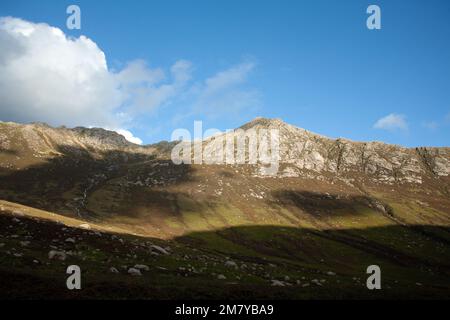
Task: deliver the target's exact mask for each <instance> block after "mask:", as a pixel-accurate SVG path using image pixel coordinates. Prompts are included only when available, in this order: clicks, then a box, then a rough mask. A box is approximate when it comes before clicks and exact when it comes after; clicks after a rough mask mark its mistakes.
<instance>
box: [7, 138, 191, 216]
mask: <svg viewBox="0 0 450 320" xmlns="http://www.w3.org/2000/svg"><path fill="white" fill-rule="evenodd" d="M56 151H57V152H58V153H59V154H58V155H57V156H55V157H52V158H49V159H46V160H45V161H44V162H41V163H39V164H35V165H31V166H29V167H26V168H23V169H19V170H14V169H9V168H1V169H0V191H1V193H2V199H4V200H8V201H12V202H17V203H21V204H25V205H29V206H33V207H36V208H39V209H45V210H49V211H55V212H57V213H62V214H69V213H70V211H75V207H76V206H77V204H76V203H77V202H78V204H79V205H80V204H83V203H82V202H83V198H84V197H85V195H86V194H88V193H91V192H93V191H95V189H96V187H97V185H99V184H103V183H106V182H108V181H110V180H113V179H116V178H119V177H122V178H125V181H126V183H121V184H118V186H117V188H119V189H120V190H128V189H130V188H135V187H142V186H148V187H152V186H160V185H173V184H179V183H183V182H186V181H190V180H191V179H192V175H191V173H192V167H191V166H189V165H184V164H183V165H175V164H173V163H172V161H170V160H162V159H157V158H156V157H155V156H154V155H152V154H146V153H134V152H125V151H119V150H110V151H103V152H98V151H94V150H92V151H91V152H88V151H87V150H85V149H82V148H76V147H72V146H67V145H61V146H58V148H57V150H56ZM70 202H73V203H72V204H70ZM84 205H85V203H84ZM61 208H65V209H63V210H62V209H61ZM83 210H84V211H86V212H87V213H88V214H89V215H92V216H93V215H94V213H92V212H89V211H88V210H87V209H86V208H83Z"/></svg>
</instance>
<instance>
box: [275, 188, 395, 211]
mask: <svg viewBox="0 0 450 320" xmlns="http://www.w3.org/2000/svg"><path fill="white" fill-rule="evenodd" d="M271 195H272V197H273V198H274V200H275V201H273V200H268V204H270V205H273V204H277V205H280V204H281V205H284V206H288V207H289V206H291V207H295V208H297V209H300V210H301V211H303V212H306V213H308V214H309V215H311V216H313V217H321V216H350V215H360V214H361V211H360V210H358V208H357V207H366V208H368V209H372V210H376V211H379V212H382V213H387V214H389V215H392V214H393V210H392V209H391V208H390V207H389V206H388V205H386V204H384V203H382V202H380V201H379V200H377V199H375V198H371V197H367V196H355V195H352V196H342V195H337V194H330V193H321V192H311V191H299V190H276V191H273V192H272V193H271Z"/></svg>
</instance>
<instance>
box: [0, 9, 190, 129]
mask: <svg viewBox="0 0 450 320" xmlns="http://www.w3.org/2000/svg"><path fill="white" fill-rule="evenodd" d="M0 47H1V50H0V119H1V120H10V121H18V122H30V121H45V122H48V123H50V124H53V125H67V126H78V125H84V126H100V127H119V128H123V127H127V126H129V125H130V121H132V120H133V117H135V116H136V114H138V113H142V112H147V111H148V110H151V109H155V108H157V107H159V106H161V105H162V104H164V103H166V102H167V101H168V100H169V99H171V98H172V97H173V96H174V95H176V94H177V93H178V92H179V91H180V90H181V89H182V87H183V85H184V84H185V83H186V82H187V81H188V80H189V79H190V72H191V68H190V63H189V62H188V61H184V60H181V61H178V62H176V63H175V64H174V65H173V66H172V68H171V80H170V81H167V79H166V76H165V74H164V71H163V70H162V69H160V68H156V69H150V68H149V67H148V66H147V64H146V63H145V62H144V61H142V60H138V61H133V62H130V63H128V64H127V65H126V66H125V68H123V69H122V70H119V71H117V72H115V71H112V70H110V69H108V66H107V62H106V57H105V54H104V52H103V51H102V50H101V49H100V48H99V47H98V46H97V44H96V43H95V42H93V41H92V40H91V39H89V38H87V37H85V36H80V37H79V38H70V37H67V36H66V35H65V34H64V33H63V32H62V31H61V30H60V29H58V28H54V27H51V26H49V25H47V24H45V23H32V22H28V21H25V20H22V19H18V18H12V17H2V18H0Z"/></svg>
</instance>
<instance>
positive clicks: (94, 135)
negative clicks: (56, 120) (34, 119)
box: [0, 122, 153, 169]
mask: <svg viewBox="0 0 450 320" xmlns="http://www.w3.org/2000/svg"><path fill="white" fill-rule="evenodd" d="M118 153H121V155H118ZM125 153H126V155H125ZM152 153H153V148H151V147H142V146H139V145H136V144H133V143H131V142H128V141H127V140H126V139H125V138H124V137H123V136H122V135H120V134H118V133H116V132H114V131H108V130H105V129H101V128H90V129H88V128H82V127H77V128H73V129H68V128H65V127H59V128H52V127H50V126H48V125H46V124H43V123H31V124H17V123H13V122H0V168H1V167H3V168H11V169H14V168H20V167H24V166H29V165H32V164H33V163H36V162H39V161H40V159H41V160H45V159H49V158H54V157H57V156H60V155H62V154H72V155H73V156H75V157H77V156H90V157H93V158H98V157H109V158H117V157H118V156H120V157H122V158H124V159H122V160H124V161H126V160H127V159H125V158H127V157H128V156H129V155H133V154H136V155H139V154H141V155H142V154H143V155H149V154H152Z"/></svg>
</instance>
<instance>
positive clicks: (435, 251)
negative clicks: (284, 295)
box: [174, 225, 450, 286]
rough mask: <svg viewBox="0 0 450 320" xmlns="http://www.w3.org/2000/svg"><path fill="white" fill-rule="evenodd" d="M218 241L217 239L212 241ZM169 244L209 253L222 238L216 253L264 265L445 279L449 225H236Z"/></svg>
mask: <svg viewBox="0 0 450 320" xmlns="http://www.w3.org/2000/svg"><path fill="white" fill-rule="evenodd" d="M217 237H219V238H220V239H221V241H217V240H215V239H217ZM174 240H175V241H178V242H181V243H185V244H189V245H192V246H195V247H196V248H202V247H208V248H211V249H214V245H215V243H218V244H219V243H222V241H223V240H225V241H226V242H228V243H229V244H230V246H229V249H228V250H227V249H226V248H227V247H226V246H223V244H222V245H220V246H218V248H215V250H224V251H225V250H227V251H225V252H224V253H225V254H226V255H228V256H230V257H231V259H233V257H234V258H236V259H244V260H246V259H248V261H250V262H255V261H256V260H257V261H259V262H261V263H268V260H267V259H268V258H269V257H270V258H271V259H272V258H277V259H283V260H284V261H286V262H302V263H306V264H320V265H323V267H326V266H330V267H333V268H341V270H340V271H343V272H345V271H346V270H347V269H348V270H347V271H349V270H350V269H353V268H354V267H355V266H359V265H365V266H366V267H367V266H368V265H370V264H378V263H387V264H393V265H397V266H401V267H407V268H412V269H418V270H419V269H421V270H422V269H423V268H425V267H427V268H429V267H432V268H437V269H438V270H439V271H440V272H446V273H448V275H449V276H450V242H449V241H450V227H445V226H423V225H420V226H419V225H413V226H400V225H391V226H383V227H369V228H365V229H351V228H350V229H342V230H340V229H328V230H317V229H309V228H294V227H280V226H239V227H231V228H226V229H220V230H216V231H205V232H193V233H190V234H187V235H185V236H181V237H177V238H175V239H174ZM412 243H414V246H412V245H411V244H412ZM231 244H232V245H231ZM244 248H245V250H246V251H245V252H248V250H249V249H250V250H251V251H253V252H254V256H253V258H248V254H244V253H243V252H244V251H242V252H241V251H240V249H244ZM264 257H265V258H264ZM449 279H450V278H449ZM448 285H449V286H450V281H449V283H448Z"/></svg>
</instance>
